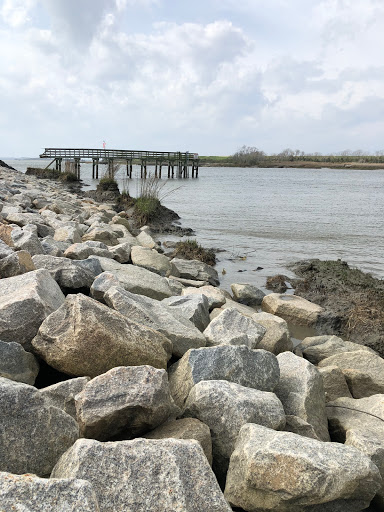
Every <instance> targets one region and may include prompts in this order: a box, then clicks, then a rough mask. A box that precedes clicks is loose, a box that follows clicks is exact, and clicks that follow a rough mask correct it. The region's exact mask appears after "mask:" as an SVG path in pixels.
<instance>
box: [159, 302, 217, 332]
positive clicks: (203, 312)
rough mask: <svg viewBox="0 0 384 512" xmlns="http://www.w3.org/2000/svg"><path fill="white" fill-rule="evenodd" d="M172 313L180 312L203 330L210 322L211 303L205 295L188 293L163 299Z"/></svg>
mask: <svg viewBox="0 0 384 512" xmlns="http://www.w3.org/2000/svg"><path fill="white" fill-rule="evenodd" d="M162 303H163V304H166V305H167V306H168V307H169V310H170V311H171V312H172V314H175V312H176V314H178V315H179V314H180V315H182V316H184V317H185V318H187V319H188V320H190V321H191V322H192V323H193V324H194V325H195V326H196V327H197V328H198V329H199V330H200V331H201V332H203V331H204V329H205V328H206V327H207V325H208V324H209V322H210V318H209V303H208V299H207V297H206V296H205V295H186V296H185V297H170V298H167V299H163V301H162Z"/></svg>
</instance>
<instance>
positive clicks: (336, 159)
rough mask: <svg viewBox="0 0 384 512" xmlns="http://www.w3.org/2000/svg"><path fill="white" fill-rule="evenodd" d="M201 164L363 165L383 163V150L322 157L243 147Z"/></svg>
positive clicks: (202, 159) (346, 152) (210, 158)
mask: <svg viewBox="0 0 384 512" xmlns="http://www.w3.org/2000/svg"><path fill="white" fill-rule="evenodd" d="M200 161H201V163H204V162H206V163H208V162H211V163H217V164H227V165H228V164H231V165H236V166H239V167H244V166H245V167H246V166H261V165H262V164H263V163H264V164H269V165H271V164H273V163H276V164H277V163H280V162H319V163H332V164H344V163H349V162H357V163H363V164H380V163H384V150H380V151H376V152H375V154H369V153H367V152H365V151H362V150H356V151H352V150H348V149H346V150H344V151H340V152H338V153H335V154H332V155H322V154H321V153H305V152H304V151H301V150H299V149H296V150H292V149H290V148H287V149H284V151H281V153H276V154H272V155H267V154H266V153H265V152H264V151H261V150H259V149H258V148H255V147H250V146H243V147H241V148H240V149H239V150H237V151H236V153H234V154H233V155H230V156H222V157H220V156H202V157H200Z"/></svg>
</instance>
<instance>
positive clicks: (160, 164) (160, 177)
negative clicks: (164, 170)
mask: <svg viewBox="0 0 384 512" xmlns="http://www.w3.org/2000/svg"><path fill="white" fill-rule="evenodd" d="M161 166H162V161H161V160H160V164H159V178H160V179H161Z"/></svg>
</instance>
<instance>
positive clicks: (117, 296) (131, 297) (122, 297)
mask: <svg viewBox="0 0 384 512" xmlns="http://www.w3.org/2000/svg"><path fill="white" fill-rule="evenodd" d="M104 282H105V280H104ZM104 301H105V302H106V304H107V305H108V306H110V307H111V308H113V309H115V310H116V311H118V312H119V313H121V314H122V315H124V316H125V317H127V318H129V319H131V320H133V321H134V322H137V323H139V324H141V325H145V326H147V327H150V328H152V329H155V330H156V331H158V332H160V333H161V334H164V336H166V337H167V338H168V339H169V340H171V342H172V344H173V352H172V353H173V354H174V355H175V356H177V357H182V356H183V355H184V354H185V353H186V352H187V350H189V349H191V348H200V347H204V346H205V344H206V340H205V337H204V335H203V334H202V333H201V332H200V331H199V330H198V329H197V328H196V327H195V326H194V325H193V324H192V322H190V321H189V320H186V319H185V320H183V322H181V321H179V320H178V319H177V318H175V316H174V315H172V313H171V312H170V311H169V309H168V308H167V307H166V306H164V305H163V304H162V302H159V301H157V300H155V299H151V298H149V297H144V296H143V295H136V294H134V293H131V292H128V291H126V290H124V288H121V287H116V286H113V287H110V288H109V289H108V290H107V291H106V293H105V294H104Z"/></svg>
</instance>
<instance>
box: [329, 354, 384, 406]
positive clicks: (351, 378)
mask: <svg viewBox="0 0 384 512" xmlns="http://www.w3.org/2000/svg"><path fill="white" fill-rule="evenodd" d="M325 366H337V367H338V368H340V370H341V371H342V372H343V374H344V376H345V378H346V380H347V384H348V387H349V389H350V391H351V393H352V396H353V397H354V398H363V397H366V396H371V395H376V394H378V393H384V359H382V358H381V357H380V356H377V355H375V354H373V353H371V352H370V351H367V350H357V351H354V352H342V353H339V354H335V355H334V356H330V357H327V358H326V359H323V360H322V361H321V362H320V363H319V367H321V368H323V367H325Z"/></svg>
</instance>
